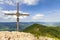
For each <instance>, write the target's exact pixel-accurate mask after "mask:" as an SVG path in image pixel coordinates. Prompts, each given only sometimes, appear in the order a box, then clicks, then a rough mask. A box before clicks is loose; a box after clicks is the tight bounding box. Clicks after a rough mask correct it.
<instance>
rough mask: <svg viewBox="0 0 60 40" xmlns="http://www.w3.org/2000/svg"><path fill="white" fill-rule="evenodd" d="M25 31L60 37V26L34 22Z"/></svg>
mask: <svg viewBox="0 0 60 40" xmlns="http://www.w3.org/2000/svg"><path fill="white" fill-rule="evenodd" d="M58 28H59V30H58ZM23 31H24V32H29V33H32V34H34V35H35V36H49V37H56V38H60V27H47V26H44V25H41V24H33V25H31V26H29V27H27V28H26V29H24V30H23Z"/></svg>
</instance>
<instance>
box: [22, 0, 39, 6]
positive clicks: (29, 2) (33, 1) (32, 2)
mask: <svg viewBox="0 0 60 40" xmlns="http://www.w3.org/2000/svg"><path fill="white" fill-rule="evenodd" d="M38 2H39V0H23V3H24V4H27V5H36V4H37V3H38Z"/></svg>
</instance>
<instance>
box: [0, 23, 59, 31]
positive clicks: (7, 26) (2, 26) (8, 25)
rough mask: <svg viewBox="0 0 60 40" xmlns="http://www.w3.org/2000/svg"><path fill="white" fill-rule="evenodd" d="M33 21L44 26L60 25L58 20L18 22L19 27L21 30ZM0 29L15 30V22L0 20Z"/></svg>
mask: <svg viewBox="0 0 60 40" xmlns="http://www.w3.org/2000/svg"><path fill="white" fill-rule="evenodd" d="M35 23H37V24H43V25H46V26H60V22H20V23H19V29H20V30H23V29H25V28H27V27H29V26H30V25H32V24H35ZM0 30H9V31H12V30H13V31H15V30H16V22H0Z"/></svg>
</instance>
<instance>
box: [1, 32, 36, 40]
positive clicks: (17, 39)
mask: <svg viewBox="0 0 60 40" xmlns="http://www.w3.org/2000/svg"><path fill="white" fill-rule="evenodd" d="M0 40H36V38H35V37H34V35H32V34H30V33H24V32H16V31H12V32H9V31H0Z"/></svg>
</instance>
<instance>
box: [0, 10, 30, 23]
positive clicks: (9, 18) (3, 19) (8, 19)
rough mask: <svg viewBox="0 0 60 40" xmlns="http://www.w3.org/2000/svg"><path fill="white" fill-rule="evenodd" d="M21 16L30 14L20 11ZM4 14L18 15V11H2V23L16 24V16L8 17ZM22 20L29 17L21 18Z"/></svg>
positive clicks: (0, 17)
mask: <svg viewBox="0 0 60 40" xmlns="http://www.w3.org/2000/svg"><path fill="white" fill-rule="evenodd" d="M19 12H20V13H21V14H29V13H26V12H22V11H19ZM4 13H8V14H9V13H10V14H12V13H14V14H15V13H16V10H13V11H12V10H11V11H6V10H1V11H0V21H2V22H15V21H16V16H15V15H14V16H8V15H4ZM19 18H20V20H22V19H25V18H27V16H20V17H19Z"/></svg>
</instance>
